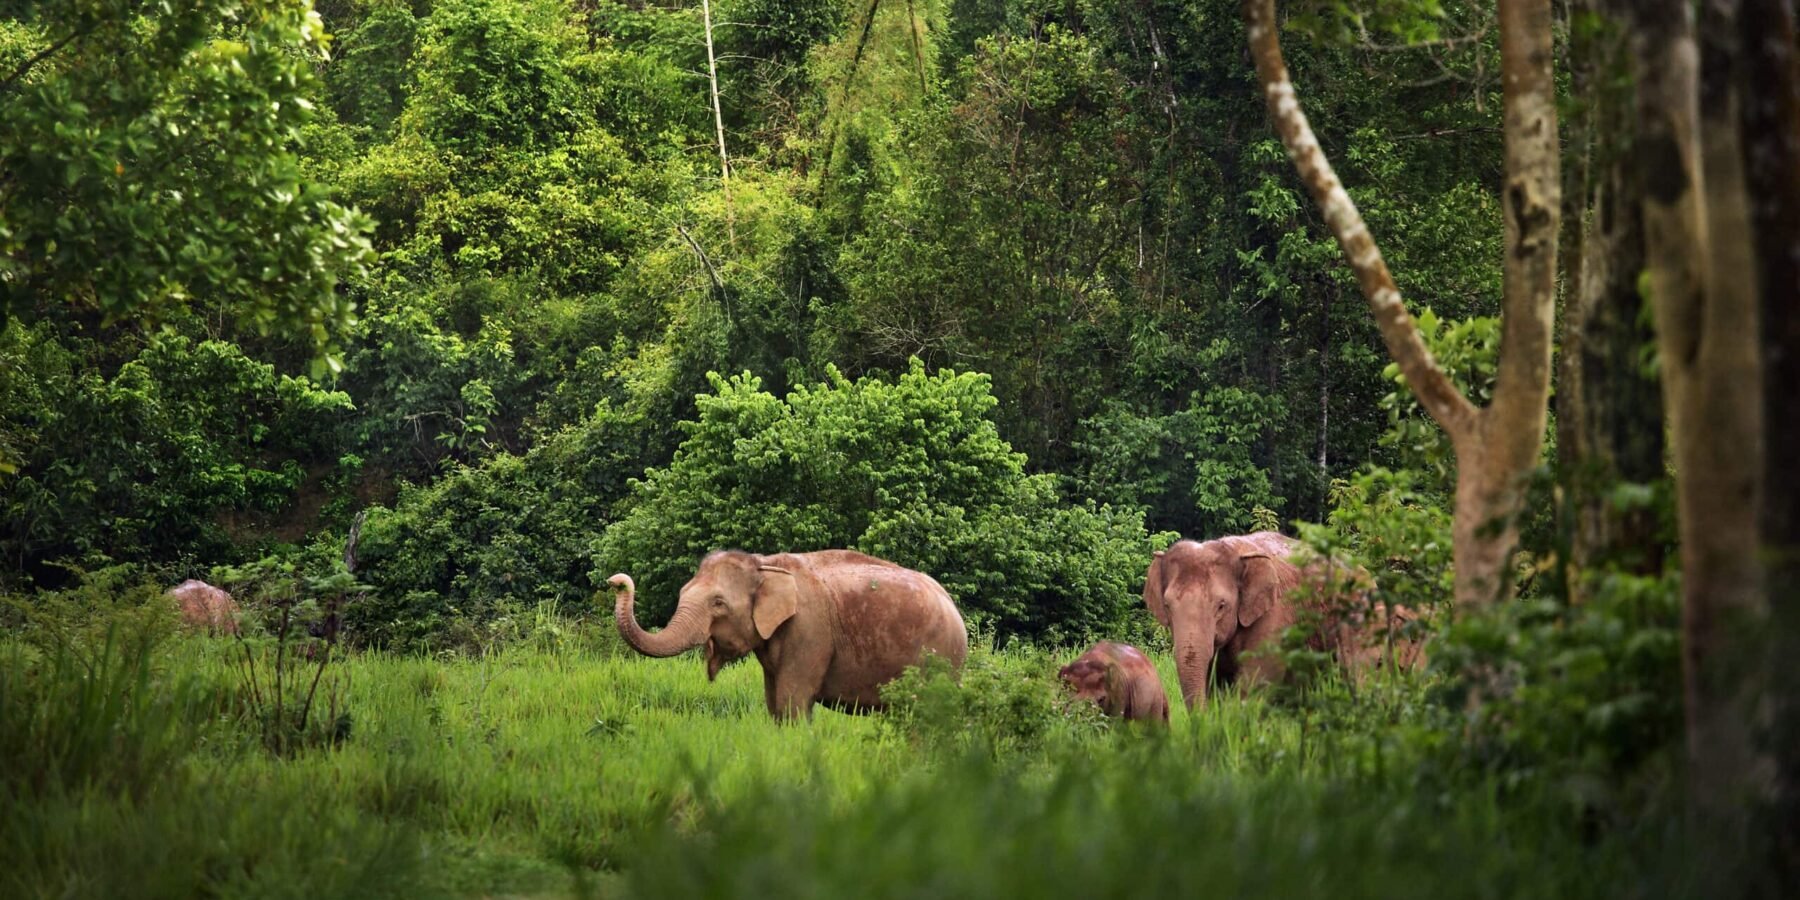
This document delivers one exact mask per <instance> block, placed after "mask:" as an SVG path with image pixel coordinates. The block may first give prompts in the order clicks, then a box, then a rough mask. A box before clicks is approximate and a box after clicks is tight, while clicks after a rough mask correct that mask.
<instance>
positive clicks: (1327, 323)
mask: <svg viewBox="0 0 1800 900" xmlns="http://www.w3.org/2000/svg"><path fill="white" fill-rule="evenodd" d="M1337 292H1338V289H1337V287H1336V285H1327V286H1326V288H1325V308H1324V309H1321V310H1320V311H1319V441H1318V445H1317V446H1316V447H1315V448H1314V450H1315V455H1316V457H1317V459H1318V463H1319V490H1318V494H1317V496H1318V508H1317V509H1315V510H1314V511H1313V516H1314V517H1315V518H1316V519H1317V520H1318V521H1321V522H1322V521H1324V520H1325V505H1326V503H1328V502H1329V501H1328V498H1329V497H1330V495H1331V456H1330V451H1331V304H1332V301H1333V300H1335V299H1337Z"/></svg>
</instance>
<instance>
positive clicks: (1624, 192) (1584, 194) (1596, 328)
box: [1557, 3, 1664, 599]
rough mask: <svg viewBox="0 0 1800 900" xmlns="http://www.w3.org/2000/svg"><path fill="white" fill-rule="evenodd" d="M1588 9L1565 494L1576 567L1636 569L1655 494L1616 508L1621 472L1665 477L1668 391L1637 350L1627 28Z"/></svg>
mask: <svg viewBox="0 0 1800 900" xmlns="http://www.w3.org/2000/svg"><path fill="white" fill-rule="evenodd" d="M1600 5H1601V4H1598V3H1591V4H1589V6H1588V8H1587V9H1585V10H1584V12H1587V13H1590V14H1594V15H1596V16H1598V17H1599V19H1598V20H1599V21H1602V22H1607V26H1608V27H1606V28H1605V29H1604V30H1603V31H1602V32H1601V33H1599V34H1597V35H1594V36H1591V37H1589V38H1587V39H1586V40H1585V41H1584V42H1583V43H1582V44H1581V45H1580V46H1578V47H1576V48H1574V50H1573V52H1572V53H1571V56H1572V57H1573V58H1574V60H1575V65H1576V67H1577V70H1576V72H1575V73H1573V74H1574V75H1575V80H1576V85H1575V89H1574V91H1573V93H1575V94H1576V95H1577V96H1581V97H1585V98H1587V101H1588V106H1587V108H1586V110H1585V112H1586V116H1585V127H1583V129H1582V130H1583V133H1584V138H1585V140H1584V141H1583V144H1584V150H1585V156H1586V159H1587V166H1586V169H1585V171H1584V173H1583V175H1582V177H1581V178H1580V180H1579V187H1578V188H1577V190H1578V191H1579V194H1578V195H1577V197H1576V198H1574V199H1575V200H1576V201H1577V202H1578V203H1581V202H1585V207H1586V215H1585V216H1583V219H1584V220H1585V227H1583V228H1581V229H1580V234H1581V236H1580V238H1579V239H1577V241H1575V242H1574V243H1575V246H1576V247H1577V248H1578V249H1577V250H1576V251H1575V252H1572V253H1570V254H1569V255H1568V257H1567V258H1568V259H1569V267H1568V272H1569V276H1568V284H1567V285H1566V286H1565V290H1567V291H1568V297H1569V302H1568V303H1567V304H1566V305H1565V308H1564V311H1563V329H1564V330H1563V343H1562V365H1563V369H1562V372H1563V377H1562V383H1561V385H1560V387H1559V389H1558V392H1557V400H1558V415H1557V424H1558V426H1559V429H1560V432H1559V435H1560V437H1559V441H1558V445H1557V449H1558V451H1559V453H1560V455H1561V463H1562V465H1561V467H1560V468H1561V470H1562V476H1563V487H1564V498H1565V502H1567V503H1568V504H1569V505H1570V507H1571V510H1572V516H1571V519H1572V525H1573V529H1572V530H1573V534H1572V535H1571V538H1572V540H1571V544H1572V547H1571V549H1572V553H1573V557H1574V559H1573V562H1574V574H1575V577H1574V578H1572V579H1571V580H1570V584H1569V590H1570V596H1571V599H1578V598H1579V597H1580V594H1581V589H1582V586H1581V579H1580V577H1579V575H1580V573H1581V572H1583V571H1588V570H1593V569H1596V568H1599V567H1609V568H1620V569H1624V570H1626V571H1631V572H1636V573H1638V574H1654V573H1656V572H1660V571H1661V570H1662V562H1663V560H1662V553H1661V545H1660V543H1659V542H1658V541H1657V534H1656V528H1657V520H1656V511H1655V509H1654V508H1652V507H1650V506H1649V505H1648V504H1645V505H1640V506H1636V507H1631V508H1620V506H1619V504H1618V503H1616V502H1615V501H1614V499H1613V495H1614V488H1616V487H1617V486H1618V485H1620V484H1621V483H1630V484H1650V483H1653V482H1655V481H1658V480H1660V479H1661V478H1662V477H1663V450H1664V448H1663V423H1662V413H1661V410H1662V391H1661V389H1660V386H1659V385H1658V383H1657V380H1656V376H1655V375H1654V374H1652V373H1649V372H1647V371H1646V367H1645V366H1644V365H1643V364H1642V362H1641V361H1640V357H1641V351H1642V348H1644V347H1645V346H1648V345H1650V344H1651V343H1652V342H1653V341H1654V340H1655V334H1654V332H1653V331H1652V330H1651V329H1649V328H1648V327H1647V326H1646V325H1645V324H1644V316H1643V307H1644V300H1643V297H1642V295H1641V294H1640V293H1639V291H1638V275H1639V273H1640V272H1642V271H1643V270H1644V264H1645V260H1644V225H1643V213H1642V205H1643V200H1642V197H1641V196H1640V195H1639V193H1638V191H1637V177H1636V172H1637V163H1636V160H1635V158H1634V157H1633V155H1632V154H1633V150H1632V141H1631V131H1632V129H1631V118H1632V108H1631V93H1630V90H1629V88H1628V87H1626V86H1624V85H1623V83H1622V81H1621V79H1619V78H1617V77H1616V75H1617V73H1619V72H1621V71H1628V63H1629V58H1628V54H1627V51H1626V47H1625V44H1624V41H1623V36H1624V32H1623V31H1622V30H1620V29H1616V28H1613V27H1611V26H1613V25H1615V24H1616V22H1613V21H1608V17H1607V15H1606V12H1607V11H1606V10H1604V9H1600V8H1597V7H1599V6H1600Z"/></svg>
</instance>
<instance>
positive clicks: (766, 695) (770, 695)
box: [763, 667, 823, 722]
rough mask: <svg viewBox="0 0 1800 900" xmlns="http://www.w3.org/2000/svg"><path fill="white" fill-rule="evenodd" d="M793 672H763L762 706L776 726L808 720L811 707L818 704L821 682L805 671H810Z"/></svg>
mask: <svg viewBox="0 0 1800 900" xmlns="http://www.w3.org/2000/svg"><path fill="white" fill-rule="evenodd" d="M797 668H798V670H796V667H785V668H779V669H770V668H765V669H763V702H764V703H765V704H766V705H767V706H768V708H769V715H771V716H774V717H775V721H777V722H788V721H792V720H794V719H797V718H805V719H806V720H807V721H811V720H812V713H813V704H814V703H815V702H816V701H817V700H818V697H819V682H820V681H821V680H822V679H821V678H820V677H816V676H814V675H813V673H811V672H809V671H806V670H807V669H808V668H810V667H797ZM822 674H823V673H820V675H822Z"/></svg>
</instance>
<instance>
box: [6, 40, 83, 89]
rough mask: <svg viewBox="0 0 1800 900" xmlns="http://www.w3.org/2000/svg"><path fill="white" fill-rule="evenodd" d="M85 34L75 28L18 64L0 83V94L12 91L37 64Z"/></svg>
mask: <svg viewBox="0 0 1800 900" xmlns="http://www.w3.org/2000/svg"><path fill="white" fill-rule="evenodd" d="M87 33H88V32H87V31H86V30H83V29H80V28H77V29H75V30H74V31H71V32H69V33H68V34H67V35H66V36H64V37H63V39H62V40H60V41H57V42H56V43H54V44H51V45H50V46H48V47H45V48H44V49H42V50H39V51H38V52H36V53H33V54H32V55H31V56H30V57H29V58H27V59H26V60H25V61H24V62H22V63H19V65H18V66H17V67H16V68H14V69H13V70H12V74H11V75H8V76H6V80H5V81H0V94H3V93H5V92H7V91H10V90H12V87H13V85H14V84H16V83H18V81H19V79H21V78H24V77H25V75H26V73H28V72H30V71H31V70H32V69H33V68H36V67H37V64H38V63H41V62H43V61H44V60H46V59H49V58H50V57H51V55H53V54H55V53H56V51H58V50H61V49H62V48H64V47H67V46H68V45H69V44H70V43H72V42H73V41H74V40H75V39H76V38H79V37H81V36H83V35H85V34H87Z"/></svg>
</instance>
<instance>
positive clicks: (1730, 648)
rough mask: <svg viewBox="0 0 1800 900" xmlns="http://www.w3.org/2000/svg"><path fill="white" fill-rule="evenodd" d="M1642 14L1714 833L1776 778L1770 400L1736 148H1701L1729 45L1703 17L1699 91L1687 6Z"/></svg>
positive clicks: (1689, 613)
mask: <svg viewBox="0 0 1800 900" xmlns="http://www.w3.org/2000/svg"><path fill="white" fill-rule="evenodd" d="M1635 9H1636V12H1637V18H1636V21H1635V22H1634V23H1633V36H1632V51H1633V56H1634V59H1635V62H1636V68H1637V73H1638V97H1637V112H1638V138H1637V140H1638V145H1637V146H1638V153H1637V161H1638V164H1639V166H1640V178H1641V181H1640V189H1641V190H1642V192H1643V196H1644V228H1645V236H1646V240H1645V249H1646V252H1647V254H1648V257H1649V266H1650V274H1651V279H1650V280H1651V292H1652V295H1653V297H1654V304H1655V311H1656V320H1657V338H1658V349H1659V352H1660V364H1661V367H1662V373H1663V398H1664V403H1665V406H1666V409H1667V414H1668V418H1669V421H1670V424H1671V434H1672V439H1673V442H1674V450H1675V469H1676V485H1677V497H1676V502H1677V505H1678V507H1679V520H1680V531H1681V561H1682V594H1683V602H1682V639H1683V640H1682V664H1683V665H1682V668H1683V672H1682V678H1683V695H1684V696H1683V700H1684V706H1685V709H1686V714H1687V750H1688V764H1689V765H1688V768H1689V788H1690V795H1691V797H1692V799H1693V800H1694V802H1695V804H1696V808H1697V809H1699V810H1700V811H1702V812H1703V813H1704V814H1707V815H1708V816H1709V817H1710V818H1712V819H1725V818H1735V817H1737V816H1738V814H1739V813H1740V812H1741V810H1742V809H1744V808H1745V807H1744V804H1745V803H1746V802H1747V801H1749V800H1751V799H1752V798H1753V797H1754V796H1755V795H1757V794H1760V793H1761V792H1762V789H1761V788H1760V787H1759V785H1760V784H1761V782H1762V781H1763V780H1764V778H1765V775H1766V773H1765V771H1764V770H1765V767H1764V765H1763V764H1762V763H1761V762H1760V761H1759V759H1758V757H1757V755H1756V753H1755V752H1754V746H1753V742H1752V740H1751V732H1752V728H1753V724H1752V723H1753V721H1754V710H1753V708H1752V705H1751V703H1752V701H1751V698H1752V696H1753V692H1754V678H1753V677H1752V672H1753V670H1754V669H1755V668H1756V666H1755V663H1754V662H1748V663H1747V661H1748V660H1752V659H1755V658H1756V657H1757V654H1754V653H1744V652H1742V651H1743V650H1744V649H1745V648H1746V647H1748V646H1752V645H1750V644H1748V643H1747V642H1749V641H1750V640H1751V638H1752V636H1753V634H1754V630H1755V628H1756V627H1757V623H1758V620H1759V619H1760V618H1761V615H1762V613H1761V611H1762V606H1763V605H1762V596H1761V590H1762V586H1761V578H1760V575H1759V572H1760V566H1759V565H1758V560H1757V558H1756V554H1755V553H1754V552H1747V548H1753V547H1755V546H1756V510H1757V501H1758V494H1757V482H1758V479H1759V478H1760V477H1761V474H1762V459H1761V433H1760V430H1759V424H1760V418H1761V414H1762V408H1761V407H1762V396H1761V394H1762V390H1761V372H1760V370H1759V369H1758V368H1757V362H1756V360H1757V351H1758V346H1757V337H1756V335H1757V322H1756V310H1755V302H1754V291H1753V290H1745V289H1744V287H1743V285H1742V281H1743V279H1746V278H1753V277H1754V276H1753V272H1754V266H1753V262H1752V261H1751V260H1749V259H1746V258H1745V257H1746V256H1748V253H1749V248H1748V246H1747V245H1748V241H1749V234H1748V233H1747V229H1746V228H1745V227H1744V226H1742V225H1741V224H1740V223H1739V222H1737V221H1734V220H1733V217H1734V216H1739V217H1741V216H1743V215H1744V209H1745V208H1744V203H1745V200H1744V197H1743V186H1742V183H1741V181H1736V182H1734V181H1733V179H1734V178H1737V177H1740V176H1741V170H1740V168H1739V166H1738V165H1736V164H1733V163H1731V162H1730V161H1727V160H1724V159H1721V158H1720V155H1721V154H1724V153H1731V154H1733V155H1735V154H1736V151H1737V145H1736V141H1735V139H1727V138H1725V137H1724V136H1719V135H1709V136H1707V137H1706V138H1705V139H1704V140H1703V139H1702V137H1701V133H1702V130H1703V127H1702V123H1701V119H1700V109H1701V108H1702V102H1701V99H1702V96H1703V90H1704V92H1705V96H1706V101H1707V103H1708V104H1716V105H1718V106H1720V107H1721V109H1709V110H1708V119H1707V123H1706V125H1707V126H1708V127H1709V128H1711V129H1713V130H1716V129H1718V128H1720V127H1721V125H1722V123H1720V122H1719V116H1721V115H1734V114H1735V106H1734V105H1732V94H1734V91H1732V90H1731V89H1730V79H1729V77H1728V76H1725V75H1722V74H1720V73H1719V72H1718V71H1717V70H1718V67H1721V66H1727V65H1729V63H1730V61H1731V60H1730V57H1731V55H1732V54H1731V53H1730V52H1729V50H1728V49H1726V48H1725V47H1723V46H1720V42H1719V33H1720V31H1721V30H1722V26H1721V25H1720V24H1719V23H1718V22H1717V20H1716V17H1717V16H1718V15H1719V10H1716V9H1709V10H1708V16H1709V19H1713V22H1712V24H1710V25H1709V30H1708V34H1709V45H1710V46H1709V48H1708V52H1707V54H1706V57H1707V61H1708V63H1709V64H1711V65H1712V66H1713V67H1714V72H1713V73H1711V74H1710V76H1709V77H1708V78H1707V80H1706V81H1705V83H1704V84H1703V82H1702V73H1701V65H1700V63H1701V54H1700V50H1699V46H1698V44H1697V42H1696V40H1695V35H1694V20H1693V15H1692V11H1691V8H1690V7H1689V6H1688V4H1687V3H1685V2H1682V0H1648V2H1643V3H1640V4H1639V5H1637V6H1636V7H1635ZM1728 21H1729V19H1728ZM1734 126H1735V122H1726V123H1723V126H1722V127H1725V128H1726V129H1727V130H1731V131H1735V130H1736V129H1735V127H1734ZM1709 179H1714V180H1717V181H1719V182H1721V183H1720V184H1712V183H1709ZM1726 243H1735V244H1738V245H1739V246H1721V245H1722V244H1726Z"/></svg>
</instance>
